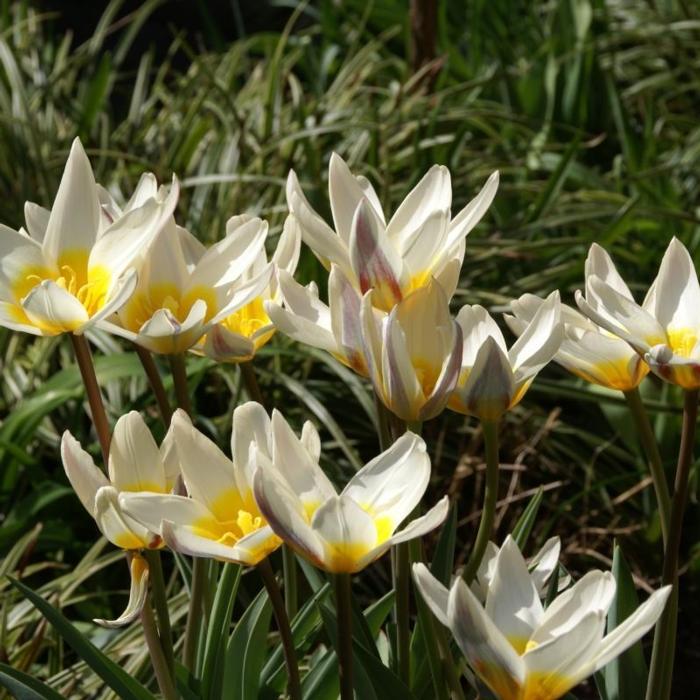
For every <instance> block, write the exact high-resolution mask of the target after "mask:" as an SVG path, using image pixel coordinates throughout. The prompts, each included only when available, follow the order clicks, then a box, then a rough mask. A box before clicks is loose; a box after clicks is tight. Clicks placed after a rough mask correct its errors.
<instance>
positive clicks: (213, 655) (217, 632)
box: [201, 564, 241, 698]
mask: <svg viewBox="0 0 700 700" xmlns="http://www.w3.org/2000/svg"><path fill="white" fill-rule="evenodd" d="M240 580H241V567H240V566H238V565H237V564H224V566H223V570H222V572H221V576H220V577H219V581H218V584H217V587H216V595H215V596H214V603H213V605H212V611H211V616H210V618H209V623H208V626H207V636H206V641H205V646H204V659H203V661H202V679H201V680H202V697H204V698H220V697H221V686H222V681H223V657H224V650H225V645H224V640H225V639H226V637H227V635H228V630H229V625H230V624H231V613H232V612H233V605H234V603H235V601H236V593H237V592H238V584H239V583H240Z"/></svg>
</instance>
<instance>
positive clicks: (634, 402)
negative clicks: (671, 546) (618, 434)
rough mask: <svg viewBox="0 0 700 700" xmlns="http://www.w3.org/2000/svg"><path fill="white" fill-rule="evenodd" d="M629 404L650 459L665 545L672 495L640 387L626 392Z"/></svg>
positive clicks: (650, 469) (640, 439) (640, 438)
mask: <svg viewBox="0 0 700 700" xmlns="http://www.w3.org/2000/svg"><path fill="white" fill-rule="evenodd" d="M624 394H625V399H627V405H628V406H629V409H630V413H631V414H632V418H633V419H634V422H635V425H636V426H637V433H638V435H639V441H640V442H641V443H642V447H643V449H644V452H645V453H646V456H647V460H648V461H649V471H650V473H651V479H652V481H653V482H654V491H655V492H656V503H657V506H658V509H659V520H660V521H661V535H662V537H663V541H664V547H665V546H666V544H667V542H668V525H669V520H670V514H671V496H670V494H669V490H668V482H667V481H666V474H665V473H664V466H663V463H662V461H661V454H660V453H659V445H658V443H657V442H656V437H655V436H654V431H653V429H652V427H651V422H650V421H649V415H648V414H647V412H646V409H645V408H644V402H643V401H642V397H641V394H640V393H639V389H638V388H634V389H631V390H630V391H626V392H624Z"/></svg>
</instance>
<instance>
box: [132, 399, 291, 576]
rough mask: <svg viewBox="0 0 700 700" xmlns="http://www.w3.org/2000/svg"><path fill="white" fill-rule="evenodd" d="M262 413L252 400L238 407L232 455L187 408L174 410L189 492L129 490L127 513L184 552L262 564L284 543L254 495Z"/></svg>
mask: <svg viewBox="0 0 700 700" xmlns="http://www.w3.org/2000/svg"><path fill="white" fill-rule="evenodd" d="M261 413H262V416H264V418H265V419H267V414H265V412H264V410H263V409H262V407H260V406H259V405H258V404H254V403H247V404H244V405H243V406H239V407H238V408H237V409H236V410H235V411H234V413H233V435H232V438H231V451H232V455H233V460H230V459H229V458H228V457H226V455H224V453H223V452H222V451H221V450H220V449H219V448H218V447H217V446H216V445H215V444H214V443H213V442H212V441H211V440H210V439H209V438H208V437H206V436H205V435H203V434H202V433H201V432H200V431H199V430H197V429H196V428H195V427H194V426H193V425H192V423H191V421H190V419H189V418H188V417H187V414H186V413H185V412H184V411H181V410H178V411H176V412H175V413H174V414H173V419H172V423H171V430H172V434H173V442H174V444H175V449H176V451H177V454H178V458H179V463H180V469H181V471H182V477H183V480H184V482H185V486H186V487H187V491H188V493H189V494H190V496H189V497H187V496H179V495H176V494H154V493H138V494H136V493H126V494H122V497H121V500H120V503H121V506H122V507H123V509H124V510H125V512H127V513H129V515H130V516H131V517H133V518H134V519H135V520H137V521H139V522H140V523H142V524H143V525H145V526H146V527H147V528H149V529H153V530H155V531H156V532H159V533H160V534H161V535H162V537H163V540H164V541H165V543H166V544H167V545H168V546H169V547H170V548H171V549H173V550H175V551H177V552H181V553H182V554H188V555H190V556H194V557H208V558H213V559H218V560H220V561H230V562H235V563H237V564H244V565H245V566H255V565H256V564H258V563H259V562H260V561H262V560H263V559H264V558H265V557H267V555H268V554H270V552H272V551H274V550H275V549H277V547H279V546H280V544H281V540H280V539H279V538H278V537H277V536H276V535H275V534H274V533H273V531H272V529H271V528H270V526H269V525H268V524H267V522H266V520H265V518H264V517H263V516H262V514H261V512H260V509H259V508H258V506H257V504H256V502H255V499H254V498H253V483H252V482H253V471H254V469H255V464H254V461H253V458H252V455H253V454H254V450H253V449H251V446H253V445H255V444H257V441H258V440H261V439H267V433H266V432H265V431H266V429H267V425H266V424H265V421H264V420H263V419H262V418H261ZM267 420H268V423H269V419H267Z"/></svg>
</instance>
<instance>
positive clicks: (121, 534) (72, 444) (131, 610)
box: [61, 411, 179, 626]
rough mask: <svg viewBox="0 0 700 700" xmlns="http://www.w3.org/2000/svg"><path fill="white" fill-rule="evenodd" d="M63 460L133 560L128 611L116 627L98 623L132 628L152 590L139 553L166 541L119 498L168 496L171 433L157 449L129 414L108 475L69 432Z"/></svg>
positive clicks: (93, 511)
mask: <svg viewBox="0 0 700 700" xmlns="http://www.w3.org/2000/svg"><path fill="white" fill-rule="evenodd" d="M61 459H62V461H63V468H64V469H65V472H66V476H67V477H68V480H69V481H70V483H71V486H72V487H73V489H74V491H75V492H76V494H77V496H78V498H79V499H80V502H81V503H82V504H83V506H84V507H85V510H87V512H88V513H90V515H91V516H92V517H93V518H94V519H95V523H96V524H97V527H98V528H99V529H100V532H102V534H103V535H104V536H105V537H106V538H107V539H108V540H109V541H110V542H111V543H112V544H113V545H115V546H116V547H119V548H120V549H124V550H126V551H128V552H129V554H130V556H131V562H130V568H131V578H132V580H131V593H130V597H129V604H128V605H127V608H126V610H125V611H124V613H123V614H122V615H121V616H120V617H119V618H118V619H117V620H114V621H112V622H109V621H106V620H97V622H100V623H101V624H104V625H106V626H117V625H125V624H128V623H129V622H131V621H132V620H134V619H135V618H136V617H137V615H138V614H139V612H140V611H141V608H142V607H143V602H144V600H145V597H146V593H147V591H148V567H147V565H146V562H145V560H144V559H143V558H142V557H141V556H140V555H139V554H138V550H140V549H158V548H160V547H162V546H163V541H162V539H161V537H160V535H159V534H158V532H157V531H156V530H152V529H148V528H146V527H144V526H143V525H142V524H141V523H139V522H137V521H136V520H134V519H133V518H132V517H131V516H129V515H128V514H127V513H125V512H124V510H123V509H122V507H121V505H120V503H119V495H120V494H121V493H124V492H141V491H150V492H154V493H168V492H169V491H170V490H171V489H172V488H173V487H174V486H175V482H176V480H177V477H178V474H179V464H178V461H177V457H176V455H175V452H174V450H173V444H172V434H171V433H170V432H168V434H167V435H166V437H165V439H164V440H163V442H162V443H161V446H160V448H159V447H158V446H157V445H156V442H155V440H154V439H153V436H152V435H151V432H150V431H149V429H148V428H147V427H146V424H145V423H144V421H143V418H142V417H141V416H140V415H139V414H138V413H136V411H131V412H130V413H128V414H126V415H125V416H122V417H121V418H120V419H119V420H118V421H117V423H116V425H115V426H114V435H113V437H112V442H111V444H110V448H109V464H108V476H106V475H105V474H104V472H102V470H100V469H99V468H98V467H97V466H96V465H95V463H94V462H93V460H92V457H91V456H90V455H89V454H88V453H87V452H86V451H85V450H83V448H82V447H81V446H80V443H79V442H78V441H77V440H76V439H75V438H74V437H73V436H72V435H71V434H70V433H69V432H68V431H66V432H65V433H63V438H62V439H61Z"/></svg>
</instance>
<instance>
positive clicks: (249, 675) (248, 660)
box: [221, 589, 272, 700]
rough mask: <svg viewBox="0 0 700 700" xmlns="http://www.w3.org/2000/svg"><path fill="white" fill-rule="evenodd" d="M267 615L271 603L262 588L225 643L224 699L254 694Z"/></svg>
mask: <svg viewBox="0 0 700 700" xmlns="http://www.w3.org/2000/svg"><path fill="white" fill-rule="evenodd" d="M271 616H272V606H271V605H270V600H269V598H268V597H267V591H265V590H264V589H263V590H261V591H260V593H258V595H257V596H256V597H255V600H253V602H252V603H251V604H250V605H249V606H248V609H247V610H246V611H245V612H244V613H243V615H242V617H241V619H240V620H239V622H238V624H237V625H236V629H234V630H233V634H232V635H231V638H230V639H229V642H228V646H227V647H226V658H225V660H224V682H223V692H222V694H221V697H222V698H223V699H224V700H225V699H227V698H228V699H229V700H255V699H256V698H257V696H258V688H259V687H260V671H261V670H262V667H263V663H264V661H265V655H266V652H267V633H268V630H269V628H270V618H271Z"/></svg>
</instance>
